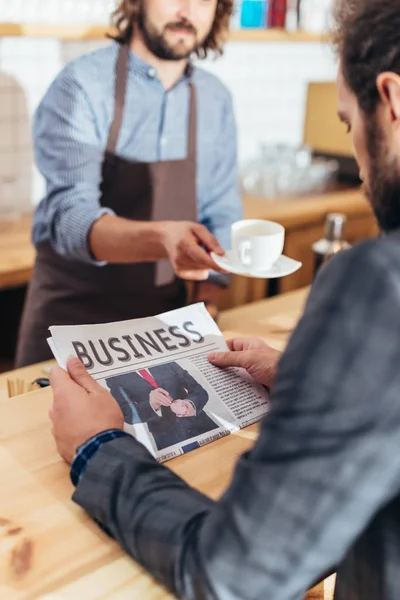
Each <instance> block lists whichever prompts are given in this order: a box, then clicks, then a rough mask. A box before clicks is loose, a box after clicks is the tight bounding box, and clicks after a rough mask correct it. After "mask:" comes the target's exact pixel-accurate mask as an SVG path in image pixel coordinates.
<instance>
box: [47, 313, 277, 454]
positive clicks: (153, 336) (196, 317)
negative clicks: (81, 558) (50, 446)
mask: <svg viewBox="0 0 400 600" xmlns="http://www.w3.org/2000/svg"><path fill="white" fill-rule="evenodd" d="M50 331H51V335H52V337H51V338H50V339H49V344H50V346H51V347H52V350H53V353H54V355H55V357H56V358H57V360H58V363H59V365H60V367H61V368H56V369H55V370H54V371H53V373H52V375H51V383H52V386H53V391H54V406H53V409H52V411H51V416H52V420H53V426H54V435H55V437H56V441H57V445H58V449H59V451H60V453H61V454H62V456H63V457H64V458H65V459H66V460H67V461H69V462H70V461H71V460H72V459H73V457H74V454H75V451H76V449H77V447H78V446H80V445H81V444H83V443H84V442H86V441H87V440H88V439H89V438H91V437H93V436H95V435H97V434H98V433H101V432H104V431H108V430H110V429H120V430H122V429H123V430H124V431H125V432H126V433H129V434H131V435H133V436H134V437H135V438H136V439H137V440H138V441H139V442H141V443H143V444H144V445H145V446H146V448H147V449H148V450H149V451H150V452H151V453H152V454H153V456H155V457H156V458H157V460H158V461H159V462H163V461H165V460H168V459H170V458H173V457H174V456H178V455H180V454H183V453H186V452H189V451H190V450H193V449H194V448H196V447H199V446H202V445H204V444H206V443H209V442H212V441H213V440H217V439H219V438H221V437H224V436H226V435H229V434H230V433H234V432H235V431H238V430H239V429H241V428H243V427H246V426H247V425H250V424H252V423H255V422H256V421H259V420H260V419H261V418H262V417H263V415H264V414H265V413H266V412H267V410H268V394H267V392H266V390H265V388H264V387H263V386H262V385H259V384H258V383H256V382H255V380H254V379H253V378H252V377H251V376H250V375H249V374H248V373H247V372H246V370H245V369H244V368H243V367H246V364H247V363H246V362H245V361H244V362H242V358H240V357H239V355H241V352H240V351H239V346H235V342H230V344H229V346H228V345H227V343H226V341H225V340H224V338H223V336H222V334H221V332H220V331H219V329H218V327H217V325H216V323H215V322H214V320H213V319H212V318H211V317H210V315H209V314H208V313H207V311H206V309H205V307H204V305H202V304H197V305H194V306H188V307H185V308H182V309H179V310H175V311H171V312H169V313H164V314H163V315H158V316H156V317H151V318H146V319H137V320H133V321H123V322H120V323H107V324H103V325H82V326H80V325H77V326H72V327H71V326H64V327H51V328H50ZM253 345H254V342H253ZM255 345H256V346H257V347H255V346H254V347H253V346H252V347H251V348H247V352H261V353H262V356H263V357H264V358H265V352H266V349H268V352H270V355H271V360H272V358H273V360H274V361H275V359H276V357H277V354H278V353H276V352H275V351H272V349H269V347H268V346H266V345H264V344H262V348H261V345H260V342H257V343H255ZM241 349H244V346H243V344H242V343H241ZM229 350H233V351H234V352H232V353H230V354H229V356H231V358H232V360H233V361H234V362H233V363H231V364H234V365H236V364H237V365H238V366H237V367H236V366H233V367H229V368H226V369H220V368H219V367H217V366H215V365H216V364H220V365H221V366H228V364H229V361H228V358H227V356H228V355H227V354H226V353H227V352H229ZM74 354H75V356H76V357H77V358H75V359H69V357H70V356H71V355H74ZM210 354H212V355H214V358H213V360H214V362H215V365H213V364H211V363H210V362H209V359H208V357H209V355H210ZM241 356H242V355H241ZM246 356H247V353H246V352H243V357H244V359H245V358H246ZM78 359H79V360H78ZM218 361H219V363H218ZM227 361H228V362H227ZM67 371H68V372H67ZM254 374H256V373H254ZM271 374H272V371H271ZM271 380H272V375H271V377H269V376H268V377H267V379H264V380H262V381H263V383H264V384H267V385H268V384H269V383H270V382H271ZM110 392H111V394H110Z"/></svg>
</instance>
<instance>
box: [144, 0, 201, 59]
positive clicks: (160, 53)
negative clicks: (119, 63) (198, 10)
mask: <svg viewBox="0 0 400 600" xmlns="http://www.w3.org/2000/svg"><path fill="white" fill-rule="evenodd" d="M138 27H139V29H140V31H141V33H142V35H143V39H144V42H145V44H146V46H147V48H148V49H149V50H150V52H152V53H153V54H154V55H155V56H157V57H158V58H161V59H162V60H183V59H186V58H189V57H190V55H191V54H192V53H193V52H195V51H196V50H197V49H198V48H199V46H200V45H201V44H199V43H198V40H197V31H196V29H195V28H194V27H193V25H192V24H191V23H189V22H187V21H184V20H182V21H179V22H176V23H168V25H166V26H165V27H164V29H163V30H162V31H161V32H160V31H158V30H157V29H156V27H154V25H152V23H150V21H149V19H148V18H147V15H146V13H145V10H144V8H142V10H141V11H140V14H139V19H138ZM174 28H176V29H178V28H179V29H185V30H186V31H188V32H190V33H192V34H193V44H192V47H191V48H188V47H186V46H185V45H183V44H179V43H178V44H176V45H175V46H171V45H170V44H169V43H168V42H167V39H166V32H167V30H168V29H169V30H171V29H174Z"/></svg>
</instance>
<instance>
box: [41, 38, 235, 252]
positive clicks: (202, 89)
mask: <svg viewBox="0 0 400 600" xmlns="http://www.w3.org/2000/svg"><path fill="white" fill-rule="evenodd" d="M118 48H119V47H118V44H116V43H113V44H111V45H110V46H108V47H106V48H103V49H101V50H98V51H96V52H93V53H91V54H88V55H85V56H82V57H80V58H78V59H77V60H75V61H73V62H72V63H70V64H68V65H67V66H66V67H65V68H64V70H63V71H62V72H61V74H60V75H59V76H58V77H57V78H56V80H55V81H54V82H53V84H52V85H51V87H50V89H49V90H48V92H47V93H46V95H45V97H44V99H43V100H42V102H41V104H40V105H39V107H38V110H37V112H36V115H35V122H34V140H35V153H36V161H37V165H38V167H39V169H40V171H41V173H42V174H43V175H44V177H45V179H46V184H47V193H46V197H45V198H44V199H43V200H42V201H41V203H40V204H39V206H38V208H37V210H36V214H35V219H34V230H33V239H34V243H35V244H36V245H37V244H39V243H41V242H45V241H49V242H50V244H51V245H52V246H53V248H54V249H55V250H56V251H57V252H58V253H59V254H61V255H64V256H68V257H70V258H74V259H78V260H80V261H84V262H94V261H93V258H92V256H91V254H90V249H89V247H88V232H89V230H90V228H91V226H92V224H93V222H94V221H95V220H96V219H98V218H99V216H100V215H101V214H102V213H103V212H105V211H107V209H104V208H102V207H101V206H100V196H101V193H100V184H101V178H102V172H101V167H102V162H103V159H104V151H105V149H106V145H107V139H108V134H109V129H110V126H111V123H112V120H113V112H114V99H115V91H114V88H115V67H116V60H117V55H118ZM191 77H192V80H193V82H194V84H195V87H196V92H197V203H198V221H199V222H201V223H202V224H204V225H205V226H206V227H208V229H209V230H210V231H211V232H212V233H213V234H214V235H215V236H216V237H217V239H218V240H219V242H220V244H221V245H222V246H223V247H225V248H229V246H230V228H231V224H232V223H233V222H234V221H236V220H238V219H240V218H242V203H241V198H240V193H239V184H238V173H237V142H236V126H235V119H234V115H233V109H232V101H231V96H230V94H229V92H228V91H227V89H226V88H225V87H224V85H223V84H222V83H221V82H220V81H219V80H218V79H217V78H216V77H215V76H213V75H212V74H210V73H208V72H206V71H204V70H202V69H199V68H197V67H195V68H194V69H193V71H192V74H191ZM189 91H190V88H189V76H188V75H185V76H183V77H182V78H181V79H180V80H179V81H178V82H177V84H176V85H175V86H174V87H173V88H172V89H170V90H169V91H166V90H165V88H164V87H163V85H162V83H161V82H160V80H159V79H158V77H157V73H156V71H155V69H153V68H152V67H150V66H149V65H147V64H146V63H145V62H143V61H142V60H141V59H139V58H138V57H137V56H135V55H134V54H133V53H131V55H130V64H129V76H128V86H127V96H126V104H125V112H124V119H123V123H122V127H121V131H120V136H119V140H118V145H117V154H118V155H119V156H121V157H123V158H125V159H128V160H132V161H141V162H156V161H165V160H179V159H183V158H185V157H186V155H187V140H188V119H189ZM133 201H134V199H133Z"/></svg>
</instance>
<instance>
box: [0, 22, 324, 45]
mask: <svg viewBox="0 0 400 600" xmlns="http://www.w3.org/2000/svg"><path fill="white" fill-rule="evenodd" d="M108 31H110V30H109V29H108V28H107V27H102V26H96V27H87V26H85V25H45V24H33V23H32V24H29V23H0V37H33V38H56V39H60V40H64V41H74V40H75V41H79V40H101V39H104V38H105V36H106V33H107V32H108ZM228 40H229V41H232V42H320V43H321V42H327V41H329V36H328V35H314V34H310V33H305V32H303V31H297V32H295V33H288V32H287V31H284V30H283V29H240V30H237V31H231V32H230V34H229V38H228Z"/></svg>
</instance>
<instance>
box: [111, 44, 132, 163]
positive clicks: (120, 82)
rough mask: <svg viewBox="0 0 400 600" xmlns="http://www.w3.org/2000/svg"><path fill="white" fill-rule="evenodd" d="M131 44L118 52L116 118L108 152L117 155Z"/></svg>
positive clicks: (122, 47) (112, 126) (112, 127)
mask: <svg viewBox="0 0 400 600" xmlns="http://www.w3.org/2000/svg"><path fill="white" fill-rule="evenodd" d="M129 54H130V48H129V44H123V45H121V47H120V49H119V52H118V59H117V68H116V78H115V104H114V118H113V122H112V125H111V127H110V133H109V135H108V142H107V152H108V153H109V154H115V151H116V148H117V143H118V137H119V132H120V130H121V125H122V119H123V118H124V108H125V97H126V86H127V83H128V71H129V68H128V67H129Z"/></svg>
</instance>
